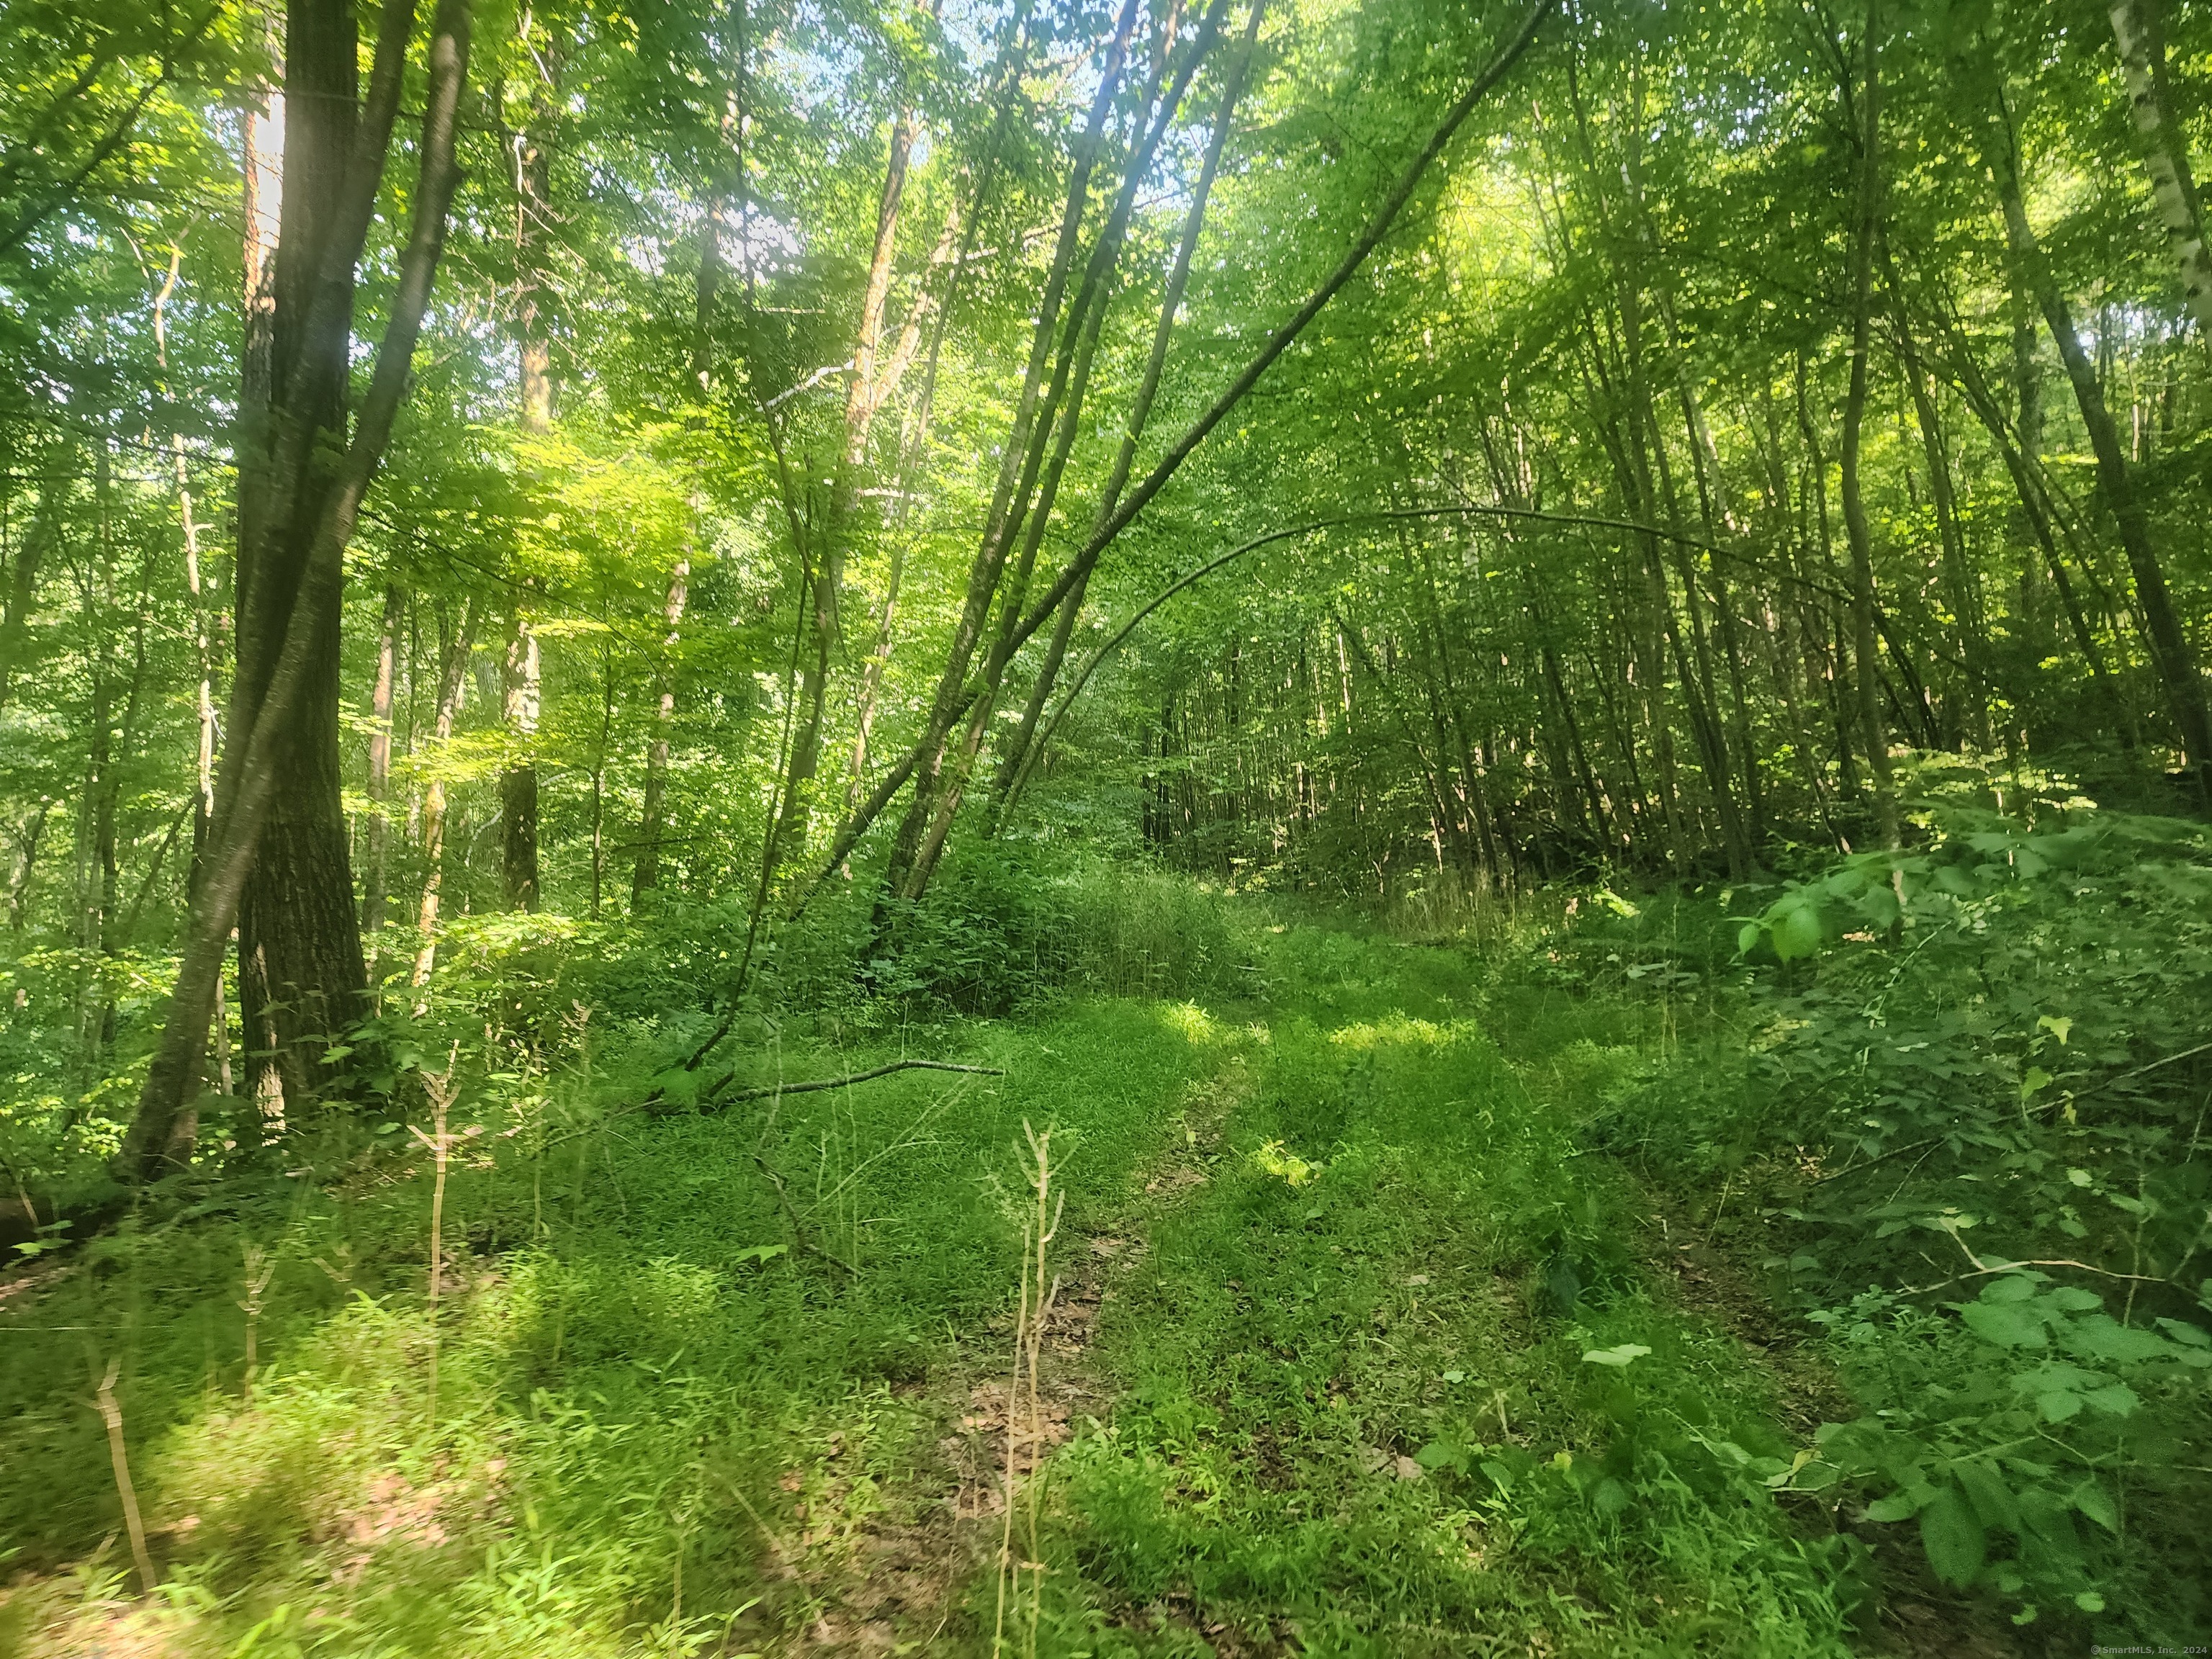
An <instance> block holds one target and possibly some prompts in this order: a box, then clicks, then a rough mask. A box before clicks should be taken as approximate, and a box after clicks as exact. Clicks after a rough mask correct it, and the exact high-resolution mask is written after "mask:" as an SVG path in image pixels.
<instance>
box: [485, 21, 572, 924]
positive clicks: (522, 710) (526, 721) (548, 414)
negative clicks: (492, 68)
mask: <svg viewBox="0 0 2212 1659" xmlns="http://www.w3.org/2000/svg"><path fill="white" fill-rule="evenodd" d="M531 18H532V14H531V13H529V12H525V13H524V20H525V21H524V22H523V25H522V27H524V29H525V30H527V29H528V28H529V27H530V26H531V24H530V20H531ZM524 44H525V45H526V46H530V49H531V50H530V55H531V58H532V64H533V65H534V67H535V69H536V71H537V79H536V82H535V83H534V85H533V86H532V91H531V98H530V124H531V129H532V130H531V131H527V132H524V133H520V134H518V135H517V136H516V138H515V158H514V182H515V204H514V256H515V257H514V264H515V272H516V280H517V283H518V285H519V286H520V290H521V291H520V303H519V305H518V306H517V307H516V317H515V357H516V368H517V371H518V379H519V380H520V390H521V393H522V410H521V415H522V432H523V435H524V436H525V437H526V438H542V437H544V436H546V435H548V434H550V432H551V431H552V430H553V349H552V343H551V340H550V337H549V331H548V327H547V322H548V318H547V313H548V312H549V311H550V309H551V304H550V301H551V293H550V287H549V284H548V282H547V277H546V258H545V250H546V247H547V246H548V244H549V243H550V241H551V240H552V230H553V222H554V220H553V199H552V128H553V124H554V119H555V115H556V109H557V97H558V94H559V91H560V77H561V64H562V58H563V56H564V53H563V51H562V46H563V43H562V41H559V40H548V41H546V42H545V43H544V44H543V45H542V46H532V45H531V43H530V42H529V40H527V39H526V40H525V42H524ZM503 666H504V684H505V689H506V702H507V707H506V710H505V714H506V719H507V742H508V744H509V745H510V750H509V759H508V762H507V766H506V768H505V769H504V770H503V771H502V772H501V775H500V785H499V797H500V842H501V860H500V862H501V869H502V871H503V872H504V873H505V878H506V885H507V908H508V909H510V910H535V909H537V908H538V905H539V903H540V902H541V899H542V895H541V893H540V891H539V884H538V757H537V756H536V754H535V753H534V752H533V745H534V744H536V742H537V738H538V702H539V696H540V688H541V683H542V681H541V671H540V665H539V657H538V635H537V633H536V631H535V629H533V628H532V625H531V619H530V614H529V611H528V610H527V608H526V605H524V604H523V603H522V602H521V601H520V599H518V601H517V604H516V605H515V608H514V614H513V618H512V621H511V625H510V627H509V630H508V634H507V658H506V662H505V664H504V665H503Z"/></svg>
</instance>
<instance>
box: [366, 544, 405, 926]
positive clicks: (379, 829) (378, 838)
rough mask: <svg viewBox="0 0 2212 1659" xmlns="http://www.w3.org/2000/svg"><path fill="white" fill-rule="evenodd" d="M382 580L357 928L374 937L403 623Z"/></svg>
mask: <svg viewBox="0 0 2212 1659" xmlns="http://www.w3.org/2000/svg"><path fill="white" fill-rule="evenodd" d="M397 574H398V573H397V572H396V571H395V572H394V573H393V574H392V576H391V577H388V578H387V579H386V582H385V587H384V626H383V627H382V628H381V629H379V630H378V632H377V636H376V684H375V686H374V689H373V690H371V692H370V694H369V705H368V720H369V734H368V825H367V829H366V833H367V836H368V887H367V890H366V891H364V892H363V893H362V900H361V925H362V931H363V932H364V933H369V934H371V935H374V934H376V933H381V932H382V931H383V929H384V912H385V904H386V896H387V894H388V892H389V888H388V886H387V883H388V881H389V879H390V873H391V872H390V859H391V841H392V695H393V693H394V691H395V690H397V689H398V678H399V675H398V667H399V625H400V623H402V622H404V620H405V619H406V613H407V591H406V589H404V587H402V586H400V585H399V583H398V580H396V578H397Z"/></svg>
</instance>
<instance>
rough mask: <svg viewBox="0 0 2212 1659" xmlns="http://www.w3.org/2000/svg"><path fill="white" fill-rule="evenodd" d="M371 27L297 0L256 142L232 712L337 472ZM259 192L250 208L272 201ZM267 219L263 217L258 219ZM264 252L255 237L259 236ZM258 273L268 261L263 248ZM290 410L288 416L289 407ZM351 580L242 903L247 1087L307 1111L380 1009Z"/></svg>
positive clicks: (302, 703) (329, 4)
mask: <svg viewBox="0 0 2212 1659" xmlns="http://www.w3.org/2000/svg"><path fill="white" fill-rule="evenodd" d="M357 52H358V33H357V31H356V27H355V22H354V16H353V9H352V7H351V6H350V5H349V4H347V3H343V0H291V4H290V6H289V9H288V12H287V15H286V20H285V33H284V117H283V132H284V154H283V160H282V161H281V163H278V162H276V161H275V160H274V159H273V158H269V157H259V158H257V160H256V162H255V164H254V167H253V169H252V185H250V186H249V188H251V189H252V190H254V191H255V192H256V194H257V196H258V195H259V194H260V192H261V191H263V190H264V189H265V187H266V185H267V182H268V180H269V178H270V173H271V172H272V171H276V170H277V169H278V168H280V167H281V172H279V173H278V176H279V177H281V179H282V181H283V182H282V186H281V192H280V194H281V200H282V208H281V212H280V221H279V230H278V234H277V240H276V249H275V252H274V255H273V258H270V259H269V260H268V263H267V265H266V266H265V267H264V269H268V270H270V285H269V295H270V303H269V307H268V310H267V311H266V313H264V312H262V311H261V309H260V295H259V293H258V291H249V294H248V295H247V325H248V327H249V330H252V329H256V328H258V326H259V325H261V323H262V321H263V319H264V316H265V319H266V323H267V327H268V338H267V341H266V343H265V345H264V342H263V341H261V340H259V339H250V340H249V341H248V343H247V344H246V352H245V357H244V361H245V364H246V372H247V374H249V375H258V374H260V373H262V372H264V370H265V373H266V374H267V377H268V378H267V380H265V381H264V382H261V383H258V384H256V383H253V382H252V381H251V380H249V382H248V383H247V384H246V386H244V387H243V393H242V399H241V410H242V413H243V415H244V422H245V430H244V431H243V432H242V433H241V435H240V446H239V492H238V493H239V553H238V580H237V583H236V588H235V593H234V599H235V603H236V606H237V638H238V664H237V673H236V677H235V680H234V689H233V692H232V699H231V724H232V725H233V726H239V725H240V724H242V723H243V722H241V720H240V714H241V712H243V711H246V710H251V709H252V708H254V707H256V706H257V705H258V704H260V703H261V702H263V701H264V699H265V698H266V696H267V694H268V689H269V684H270V678H271V676H272V674H273V673H274V671H275V667H276V652H277V650H278V648H279V647H280V645H281V643H282V641H283V629H282V626H281V623H279V621H278V619H280V618H283V617H286V616H287V615H289V613H290V612H291V611H292V610H293V609H294V607H295V605H296V603H297V602H298V599H299V597H300V594H301V587H302V582H303V578H304V574H305V567H306V563H307V555H308V548H309V545H310V544H311V543H312V541H313V536H314V531H315V526H316V525H317V523H318V521H319V519H320V517H321V515H322V513H323V511H324V508H325V503H326V502H327V501H328V500H329V498H330V496H331V493H332V491H333V489H335V487H336V485H337V469H336V467H335V466H334V465H333V464H332V459H331V457H332V455H333V454H334V453H336V452H337V451H338V450H339V449H340V448H341V447H342V446H343V441H344V436H345V426H346V391H347V382H348V380H349V375H350V347H351V343H352V335H353V328H352V325H353V302H352V269H351V264H350V262H348V264H347V265H346V267H345V269H344V270H343V271H342V272H341V271H337V270H332V269H331V259H330V253H331V247H332V246H333V244H334V243H335V242H337V240H339V239H340V238H342V237H343V235H344V234H346V231H345V228H344V227H343V225H341V224H340V222H339V219H338V213H339V197H340V194H341V190H342V184H343V179H344V176H345V172H346V168H347V164H348V155H349V152H350V150H351V149H352V148H353V143H354V137H355V125H356V118H355V113H354V106H355V101H356V97H357V96H358V91H359V82H358V73H357V70H356V53H357ZM259 205H260V204H259V202H258V201H257V202H256V203H255V204H254V205H253V207H252V208H251V209H249V212H254V211H256V210H258V207H259ZM255 228H258V224H257V225H256V227H255ZM257 252H258V250H257ZM248 270H249V281H252V282H254V283H256V287H257V289H258V283H259V279H260V276H261V272H260V271H258V270H255V269H254V268H253V265H252V256H249V267H248ZM279 410H281V411H282V414H281V416H279V414H278V411H279ZM289 422H299V423H300V424H301V427H303V428H305V430H306V433H307V454H308V459H307V466H306V468H305V469H304V470H305V471H306V472H307V477H304V478H302V479H301V480H300V481H299V483H298V484H297V485H295V486H294V487H293V488H292V489H289V490H288V491H285V492H284V493H285V494H286V495H288V496H289V500H287V501H284V502H283V503H281V504H280V503H279V501H277V500H276V495H277V494H278V489H277V485H276V479H275V477H274V472H275V470H276V466H277V465H279V463H278V462H277V460H276V447H277V433H278V428H279V426H280V424H284V423H289ZM340 599H341V595H340V594H338V593H332V594H331V595H330V596H329V597H328V598H327V599H319V601H318V603H319V610H318V611H317V613H316V614H315V616H314V617H313V627H314V634H313V643H312V646H311V650H312V651H313V671H312V672H311V674H310V676H309V678H308V680H307V684H305V686H304V687H303V688H302V694H301V697H300V699H299V702H298V706H297V707H296V708H295V709H294V710H293V711H292V713H291V715H290V719H289V724H288V725H287V726H286V728H285V729H284V730H283V732H280V733H278V734H276V736H277V739H278V746H277V750H276V765H277V771H278V776H277V780H276V788H275V790H274V792H273V794H272V798H271V799H270V807H269V811H268V814H267V818H266V821H265V822H264V824H263V825H262V828H261V835H260V841H259V848H258V855H257V857H256V859H255V861H254V866H253V871H252V875H251V876H250V877H249V878H247V880H246V890H245V893H244V896H243V897H242V900H241V903H240V911H239V920H238V936H239V1003H240V1011H241V1012H242V1014H243V1015H244V1018H245V1020H246V1071H247V1079H248V1088H249V1092H251V1093H253V1094H255V1095H256V1096H258V1097H261V1098H263V1099H264V1100H273V1099H276V1098H279V1097H282V1098H284V1099H286V1100H288V1101H289V1103H290V1105H291V1107H292V1109H294V1110H295V1111H296V1110H297V1109H298V1108H299V1107H301V1105H303V1104H305V1103H307V1101H308V1100H310V1099H312V1098H313V1097H315V1096H317V1095H318V1094H319V1093H320V1092H321V1091H323V1090H324V1089H325V1087H326V1086H327V1085H329V1084H330V1083H331V1081H332V1078H331V1071H330V1068H329V1067H327V1066H325V1064H324V1062H323V1058H322V1056H323V1054H324V1053H325V1051H326V1050H327V1049H328V1048H330V1047H331V1044H332V1042H334V1041H335V1039H336V1036H337V1033H338V1032H340V1031H343V1030H345V1029H346V1028H347V1027H348V1026H349V1025H351V1024H353V1023H354V1022H355V1021H356V1020H357V1019H359V1018H361V1017H362V1015H363V1014H364V1013H366V1012H367V1011H368V1004H367V998H366V992H367V989H368V968H367V965H366V964H365V963H364V962H363V960H362V950H361V933H360V927H359V923H358V921H357V920H356V915H355V911H354V894H353V872H352V868H351V866H350V863H349V856H348V835H347V827H346V821H345V811H344V808H343V805H341V802H340V799H339V760H338V705H339V697H338V665H339V656H338V616H339V605H340Z"/></svg>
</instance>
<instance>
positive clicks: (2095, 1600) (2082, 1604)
mask: <svg viewBox="0 0 2212 1659" xmlns="http://www.w3.org/2000/svg"><path fill="white" fill-rule="evenodd" d="M2074 1605H2075V1607H2079V1608H2081V1611H2082V1612H2084V1613H2102V1612H2103V1611H2104V1610H2105V1598H2104V1597H2103V1596H2101V1595H2098V1594H2097V1592H2096V1591H2094V1590H2076V1591H2075V1593H2074Z"/></svg>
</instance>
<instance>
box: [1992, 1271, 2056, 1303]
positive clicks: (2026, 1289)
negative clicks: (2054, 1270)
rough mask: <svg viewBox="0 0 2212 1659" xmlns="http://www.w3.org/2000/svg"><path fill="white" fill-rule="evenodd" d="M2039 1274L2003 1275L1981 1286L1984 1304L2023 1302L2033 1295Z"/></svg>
mask: <svg viewBox="0 0 2212 1659" xmlns="http://www.w3.org/2000/svg"><path fill="white" fill-rule="evenodd" d="M2041 1277H2042V1275H2041V1274H2039V1273H2005V1274H2003V1275H2002V1276H2001V1277H1999V1278H1996V1279H1991V1280H1990V1282H1989V1283H1988V1284H1986V1285H1983V1286H1982V1298H1981V1299H1982V1300H1983V1301H1984V1302H2025V1301H2027V1299H2028V1297H2032V1296H2033V1295H2034V1294H2035V1286H2036V1281H2037V1280H2038V1279H2040V1278H2041Z"/></svg>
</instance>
